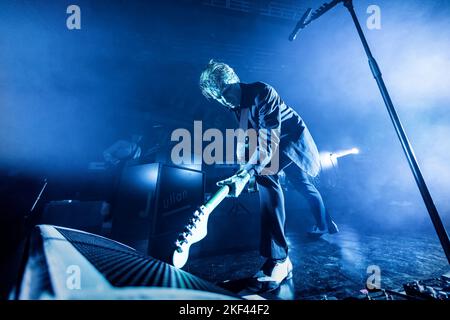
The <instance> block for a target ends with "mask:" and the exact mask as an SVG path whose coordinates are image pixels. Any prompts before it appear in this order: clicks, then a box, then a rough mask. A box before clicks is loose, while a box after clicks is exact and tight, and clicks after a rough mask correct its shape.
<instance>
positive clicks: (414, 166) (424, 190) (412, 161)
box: [302, 0, 450, 264]
mask: <svg viewBox="0 0 450 320" xmlns="http://www.w3.org/2000/svg"><path fill="white" fill-rule="evenodd" d="M339 2H343V4H344V6H345V7H346V8H347V9H348V11H349V12H350V15H351V16H352V19H353V22H354V24H355V27H356V30H357V32H358V35H359V38H360V39H361V42H362V45H363V46H364V50H365V52H366V55H367V58H368V59H369V66H370V70H371V71H372V74H373V76H374V78H375V80H376V82H377V85H378V88H379V90H380V93H381V95H382V97H383V100H384V104H385V105H386V108H387V111H388V113H389V116H390V118H391V120H392V124H393V125H394V128H395V131H396V133H397V136H398V138H399V140H400V143H401V145H402V148H403V151H404V153H405V155H406V158H407V160H408V164H409V166H410V168H411V171H412V173H413V175H414V179H415V180H416V183H417V186H418V188H419V190H420V194H421V195H422V198H423V201H424V203H425V206H426V208H427V211H428V214H429V215H430V218H431V221H432V223H433V226H434V228H435V230H436V233H437V235H438V237H439V241H440V242H441V245H442V248H443V249H444V253H445V256H446V258H447V261H448V262H449V264H450V240H449V237H448V234H447V231H446V230H445V227H444V225H443V223H442V220H441V217H440V216H439V213H438V211H437V209H436V206H435V204H434V202H433V198H432V197H431V194H430V191H429V190H428V187H427V185H426V183H425V179H424V178H423V175H422V172H421V170H420V167H419V164H418V163H417V159H416V156H415V154H414V150H413V148H412V146H411V143H410V142H409V140H408V137H407V135H406V133H405V130H404V129H403V125H402V123H401V121H400V118H399V117H398V115H397V111H396V110H395V107H394V104H393V103H392V100H391V97H390V96H389V92H388V90H387V88H386V85H385V83H384V80H383V77H382V73H381V70H380V67H379V66H378V63H377V62H376V60H375V58H374V57H373V55H372V52H371V50H370V47H369V44H368V43H367V40H366V37H365V35H364V32H363V30H362V28H361V25H360V23H359V21H358V17H357V16H356V13H355V10H354V7H353V0H334V1H332V2H331V3H328V4H324V5H322V7H320V8H319V9H318V10H316V11H315V12H314V13H313V14H312V15H311V16H310V17H309V19H306V21H305V22H304V23H303V26H302V28H304V27H306V25H308V24H309V23H311V22H312V21H313V20H315V19H317V18H318V17H320V16H321V15H323V14H324V13H325V12H327V11H328V10H330V9H331V8H333V7H334V6H335V5H337V4H338V3H339Z"/></svg>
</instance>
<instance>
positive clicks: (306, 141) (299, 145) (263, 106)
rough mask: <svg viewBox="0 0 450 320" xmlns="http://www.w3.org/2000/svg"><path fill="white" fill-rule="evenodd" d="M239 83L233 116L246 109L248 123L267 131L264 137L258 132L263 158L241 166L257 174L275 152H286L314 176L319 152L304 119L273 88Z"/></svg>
mask: <svg viewBox="0 0 450 320" xmlns="http://www.w3.org/2000/svg"><path fill="white" fill-rule="evenodd" d="M240 86H241V90H242V96H241V105H240V107H239V108H238V109H234V111H235V113H236V116H237V117H238V119H239V118H240V114H241V110H242V108H249V126H250V127H252V128H254V129H255V130H258V131H259V130H260V129H267V131H266V130H263V131H264V132H267V136H264V137H261V133H260V134H259V136H258V144H259V145H258V149H257V150H256V151H257V152H256V153H259V155H258V156H259V159H265V161H264V160H263V161H261V162H258V163H256V164H255V162H253V164H252V163H248V164H247V165H245V166H244V168H245V169H247V170H250V169H255V170H256V172H257V173H258V174H260V173H261V172H262V171H263V169H264V167H266V166H267V164H268V163H269V162H270V160H272V161H273V159H272V157H273V156H274V155H275V156H282V155H286V156H288V157H289V158H290V159H291V160H292V161H293V162H294V163H295V164H296V165H297V166H299V167H300V168H301V169H302V170H303V171H305V172H306V173H308V174H309V175H310V176H313V177H315V176H317V174H318V173H319V171H320V157H319V152H318V150H317V147H316V144H315V142H314V140H313V138H312V136H311V134H310V132H309V130H308V128H307V127H306V124H305V122H304V121H303V120H302V118H301V117H300V116H299V115H298V114H297V112H295V111H294V110H293V109H292V108H291V107H289V106H287V105H286V104H285V103H284V101H283V100H282V99H281V97H280V96H279V95H278V93H277V92H276V91H275V89H274V88H273V87H271V86H270V85H268V84H266V83H263V82H255V83H250V84H245V83H241V84H240ZM259 132H261V131H259ZM260 138H265V139H260ZM264 141H266V142H267V141H271V143H269V144H267V143H265V142H264ZM277 148H279V149H278V150H277ZM277 151H279V154H278V155H277ZM261 153H264V157H261Z"/></svg>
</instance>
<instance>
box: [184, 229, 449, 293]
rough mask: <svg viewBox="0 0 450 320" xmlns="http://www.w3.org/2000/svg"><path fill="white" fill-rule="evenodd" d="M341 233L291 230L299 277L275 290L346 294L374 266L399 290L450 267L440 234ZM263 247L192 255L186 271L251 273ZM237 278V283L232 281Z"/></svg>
mask: <svg viewBox="0 0 450 320" xmlns="http://www.w3.org/2000/svg"><path fill="white" fill-rule="evenodd" d="M340 228H341V232H340V233H339V234H335V235H326V236H323V237H322V238H321V239H319V240H316V241H311V240H310V239H307V237H305V236H304V235H302V234H296V233H288V234H287V235H288V239H289V242H290V248H291V249H290V257H291V260H292V263H293V265H294V277H293V279H292V280H291V281H288V282H287V283H285V284H284V285H283V286H282V287H281V288H280V289H279V290H277V291H275V292H273V294H274V295H275V296H276V297H277V298H281V299H288V300H292V299H312V300H316V299H322V298H323V297H324V296H327V298H332V297H334V298H337V299H344V298H349V297H355V296H357V295H359V294H360V292H359V291H360V290H361V289H364V288H365V284H366V281H367V279H368V277H369V276H370V274H368V273H367V268H368V267H369V266H373V265H375V266H378V267H379V268H380V271H381V287H382V288H383V289H390V290H397V289H401V288H402V285H403V284H404V283H406V282H410V281H412V280H420V279H428V278H432V277H434V276H441V275H443V274H444V273H446V272H448V271H449V267H448V263H447V260H446V258H445V255H444V253H443V251H442V249H441V246H440V244H439V242H438V239H437V236H436V235H434V234H430V235H411V236H407V235H382V236H381V235H365V234H361V233H359V232H357V231H356V230H353V229H351V228H350V227H346V226H340ZM263 262H264V259H262V258H261V257H260V256H259V254H258V251H257V250H251V251H245V252H237V253H234V254H221V255H215V256H208V257H197V258H192V259H191V260H190V261H189V264H188V265H187V266H186V271H188V272H190V273H192V274H195V275H197V276H199V277H201V278H203V279H205V280H208V281H211V282H214V283H223V282H224V281H227V280H231V281H232V282H233V281H234V282H236V283H239V281H238V280H240V279H245V278H248V277H251V276H252V275H253V274H254V273H255V272H256V271H257V270H258V269H259V267H260V266H261V265H262V263H263ZM232 282H231V283H232Z"/></svg>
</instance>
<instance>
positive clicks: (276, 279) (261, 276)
mask: <svg viewBox="0 0 450 320" xmlns="http://www.w3.org/2000/svg"><path fill="white" fill-rule="evenodd" d="M268 263H271V264H272V265H270V266H269V265H268ZM266 267H268V268H266ZM267 269H269V270H267ZM292 269H293V266H292V262H291V260H290V259H289V257H287V258H286V260H284V262H277V263H274V262H272V261H270V260H268V261H266V263H265V264H264V266H263V267H262V268H261V270H259V271H258V273H256V274H255V275H254V278H256V280H257V281H258V282H261V283H264V282H271V283H274V284H276V285H280V284H281V282H283V281H284V280H288V279H291V278H292Z"/></svg>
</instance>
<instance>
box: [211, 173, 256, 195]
mask: <svg viewBox="0 0 450 320" xmlns="http://www.w3.org/2000/svg"><path fill="white" fill-rule="evenodd" d="M252 177H253V174H251V173H249V172H248V171H247V170H244V169H243V170H239V171H238V172H237V173H236V174H235V175H233V176H231V177H230V178H228V179H225V180H222V181H219V182H217V185H218V186H219V187H222V186H228V187H230V192H229V193H228V196H227V197H231V198H237V197H239V195H240V194H241V193H242V191H243V190H244V188H245V186H246V185H247V183H248V182H249V180H250V178H252Z"/></svg>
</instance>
